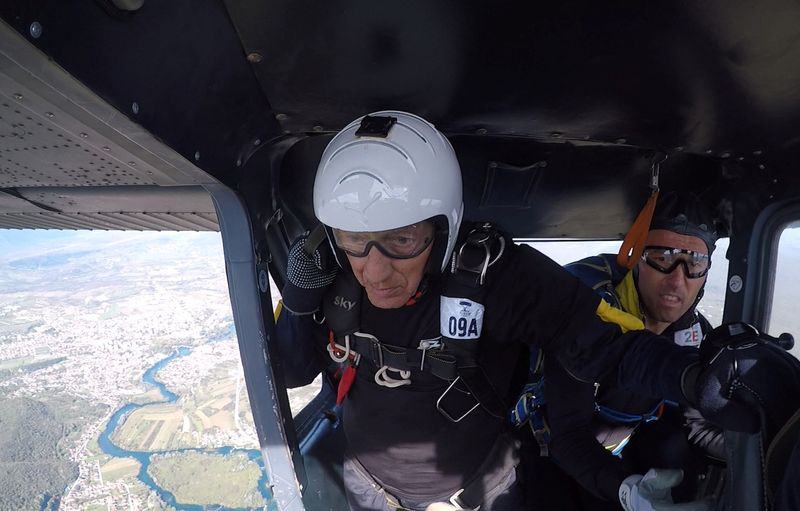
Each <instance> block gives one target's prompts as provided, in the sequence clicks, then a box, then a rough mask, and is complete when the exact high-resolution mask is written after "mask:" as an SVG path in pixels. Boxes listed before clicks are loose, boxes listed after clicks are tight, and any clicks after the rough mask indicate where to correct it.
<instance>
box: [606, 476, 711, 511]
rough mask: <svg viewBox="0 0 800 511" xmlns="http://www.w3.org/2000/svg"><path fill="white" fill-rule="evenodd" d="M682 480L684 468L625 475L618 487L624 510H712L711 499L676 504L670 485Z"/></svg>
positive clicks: (672, 485) (672, 486)
mask: <svg viewBox="0 0 800 511" xmlns="http://www.w3.org/2000/svg"><path fill="white" fill-rule="evenodd" d="M681 480H683V471H682V470H672V469H658V468H651V469H650V470H648V471H647V473H646V474H645V475H644V476H642V475H640V474H634V475H631V476H628V477H627V478H625V480H624V481H622V484H621V485H620V487H619V502H620V504H622V508H623V509H624V510H625V511H711V505H712V503H711V501H710V500H696V501H693V502H684V503H682V504H675V503H673V502H672V493H671V489H672V488H674V487H675V486H678V484H680V482H681Z"/></svg>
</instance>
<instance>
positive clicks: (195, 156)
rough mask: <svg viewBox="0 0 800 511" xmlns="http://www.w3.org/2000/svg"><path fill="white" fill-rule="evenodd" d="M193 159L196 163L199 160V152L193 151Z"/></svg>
mask: <svg viewBox="0 0 800 511" xmlns="http://www.w3.org/2000/svg"><path fill="white" fill-rule="evenodd" d="M194 159H195V161H198V160H199V159H200V151H195V152H194Z"/></svg>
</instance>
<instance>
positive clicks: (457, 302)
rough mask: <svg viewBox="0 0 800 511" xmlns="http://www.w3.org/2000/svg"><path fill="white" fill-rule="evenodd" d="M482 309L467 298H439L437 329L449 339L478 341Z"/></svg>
mask: <svg viewBox="0 0 800 511" xmlns="http://www.w3.org/2000/svg"><path fill="white" fill-rule="evenodd" d="M483 310H484V307H483V305H482V304H480V303H478V302H473V301H472V300H469V299H467V298H451V297H449V296H442V297H441V306H440V313H439V318H440V322H439V328H440V329H441V333H442V335H443V336H445V337H449V338H451V339H465V340H466V339H478V338H480V336H481V329H482V328H483Z"/></svg>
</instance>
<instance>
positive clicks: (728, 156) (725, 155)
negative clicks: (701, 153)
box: [719, 153, 731, 158]
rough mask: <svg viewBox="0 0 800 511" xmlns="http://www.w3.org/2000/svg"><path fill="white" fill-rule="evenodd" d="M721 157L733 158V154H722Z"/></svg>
mask: <svg viewBox="0 0 800 511" xmlns="http://www.w3.org/2000/svg"><path fill="white" fill-rule="evenodd" d="M719 156H720V158H730V157H731V153H722V154H720V155H719Z"/></svg>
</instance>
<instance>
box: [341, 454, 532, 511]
mask: <svg viewBox="0 0 800 511" xmlns="http://www.w3.org/2000/svg"><path fill="white" fill-rule="evenodd" d="M517 447H518V446H516V445H514V446H513V447H512V449H516V448H517ZM514 454H515V456H514V459H513V460H512V462H511V463H506V464H504V465H502V466H501V467H500V470H497V471H494V472H492V473H488V474H484V475H483V476H482V477H481V482H482V483H484V484H485V485H486V489H485V490H484V492H483V498H482V501H481V502H480V511H518V510H519V509H520V508H521V507H522V499H523V494H522V488H521V487H520V486H519V485H518V484H517V460H518V456H516V453H514ZM343 475H344V487H345V491H346V493H347V503H348V504H349V506H350V510H351V511H397V510H398V509H399V510H410V511H425V508H426V507H428V505H430V504H432V503H434V502H448V501H449V499H450V497H452V494H449V495H442V496H440V497H435V498H426V499H425V500H415V499H409V498H398V497H396V496H395V495H393V494H392V493H391V492H390V491H389V490H387V489H386V488H384V487H383V485H381V484H380V482H379V481H377V480H376V479H375V478H374V477H372V475H370V473H369V472H368V471H367V469H366V468H364V466H363V465H362V464H361V463H360V462H359V461H358V459H356V458H355V457H354V456H351V455H347V456H346V458H345V461H344V466H343ZM470 504H471V505H475V504H472V503H470Z"/></svg>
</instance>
